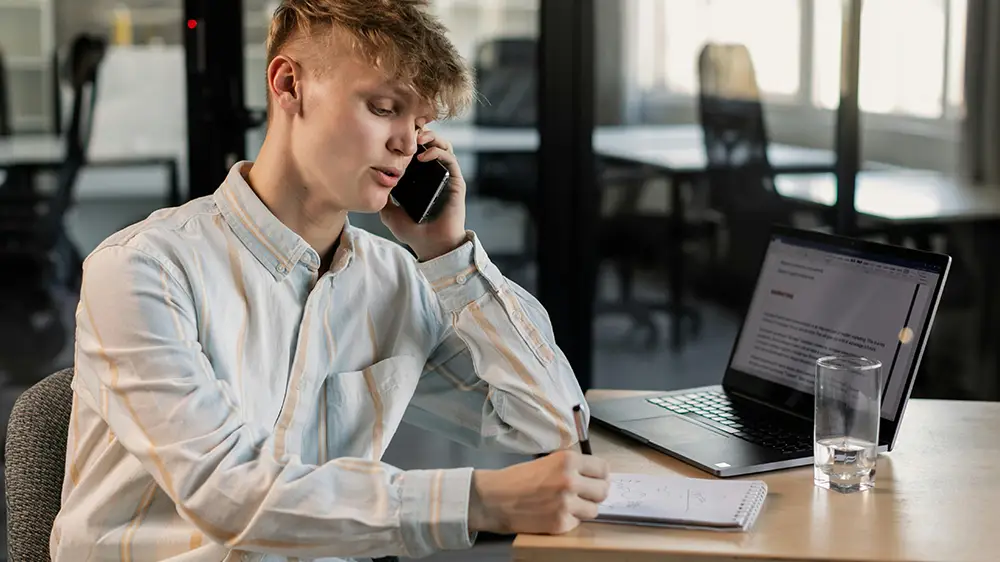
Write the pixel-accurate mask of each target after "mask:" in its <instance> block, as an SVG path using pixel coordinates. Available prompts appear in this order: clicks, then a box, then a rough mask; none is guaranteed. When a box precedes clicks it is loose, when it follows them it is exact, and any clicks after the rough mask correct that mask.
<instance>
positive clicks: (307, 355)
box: [50, 162, 586, 562]
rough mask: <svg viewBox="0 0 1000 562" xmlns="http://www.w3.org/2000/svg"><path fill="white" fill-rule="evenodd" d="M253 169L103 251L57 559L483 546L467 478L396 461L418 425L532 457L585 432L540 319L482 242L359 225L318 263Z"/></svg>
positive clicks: (115, 239) (239, 171)
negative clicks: (402, 241)
mask: <svg viewBox="0 0 1000 562" xmlns="http://www.w3.org/2000/svg"><path fill="white" fill-rule="evenodd" d="M250 165H251V164H250V163H247V162H241V163H239V164H237V165H236V166H234V167H233V169H232V170H231V172H230V174H229V176H228V177H227V178H226V181H225V182H224V183H223V184H222V185H221V186H220V187H219V189H218V190H217V191H216V192H215V193H214V194H213V195H211V196H207V197H203V198H200V199H196V200H193V201H191V202H189V203H187V204H185V205H183V206H181V207H177V208H172V209H164V210H161V211H157V212H155V213H153V214H152V215H150V217H149V218H147V219H146V220H144V221H142V222H140V223H138V224H135V225H133V226H131V227H128V228H126V229H124V230H123V231H121V232H118V233H116V234H114V235H112V236H111V237H110V238H108V239H107V240H105V241H104V242H103V243H102V244H101V245H100V246H99V247H98V248H97V249H96V250H95V251H94V252H93V253H91V254H90V255H89V256H88V257H87V260H86V262H85V265H84V277H83V279H84V280H83V288H82V291H81V298H80V303H79V307H78V310H77V334H76V361H75V364H76V375H75V377H74V380H73V391H74V392H73V408H72V418H71V420H70V424H69V436H68V440H67V454H66V471H65V481H64V487H63V494H62V508H61V511H60V513H59V516H58V517H57V519H56V522H55V525H54V527H53V531H52V536H51V541H50V542H51V553H52V556H53V559H54V560H56V561H64V560H73V561H78V560H119V559H120V560H134V561H152V560H185V561H213V562H217V561H220V560H267V561H275V560H287V559H292V560H294V559H300V560H301V559H306V560H331V559H332V560H339V559H342V558H361V559H365V558H368V557H379V556H385V555H392V554H398V555H403V556H412V557H419V556H424V555H427V554H429V553H432V552H434V551H437V550H442V549H461V548H468V547H470V546H471V544H472V541H473V540H474V539H475V536H474V533H470V530H469V528H468V520H467V516H468V502H469V492H470V483H471V475H472V469H471V468H457V469H442V470H401V469H399V468H397V467H393V466H390V465H388V464H385V463H383V462H381V457H382V454H383V452H384V451H385V448H386V446H387V445H388V443H389V441H390V440H391V439H392V436H393V434H394V432H395V431H396V428H397V427H398V426H399V424H400V423H401V422H402V421H404V420H405V421H407V422H409V423H413V424H415V425H417V426H420V427H423V428H427V429H431V430H434V431H438V432H441V433H444V434H446V435H447V436H450V437H451V438H453V439H455V440H457V441H460V442H462V443H466V444H468V445H470V446H473V447H481V446H495V447H498V448H501V449H504V450H509V451H516V452H522V453H534V452H546V451H551V450H556V449H559V448H565V447H568V446H570V445H572V444H573V443H574V442H575V441H576V434H575V431H574V430H572V429H571V428H573V427H574V426H573V418H572V407H573V406H574V405H575V404H577V403H581V404H584V407H585V402H584V397H583V395H582V393H581V391H580V387H579V385H578V383H577V381H576V378H575V377H574V374H573V371H572V370H571V368H570V365H569V364H568V362H567V360H566V358H565V356H564V355H563V354H562V353H561V352H560V350H559V348H558V347H557V346H556V344H555V341H554V339H553V334H552V330H551V326H550V323H549V320H548V317H547V315H546V313H545V310H544V309H543V308H542V307H541V305H540V304H539V303H538V302H537V301H536V300H535V299H534V298H533V297H532V296H531V295H530V294H529V293H527V292H526V291H524V290H523V289H522V288H520V287H518V286H517V285H516V284H514V283H513V282H511V281H510V280H508V279H506V278H504V277H503V276H502V275H501V273H500V271H499V270H498V269H497V267H496V266H495V265H494V264H493V263H491V262H490V260H489V258H488V257H487V254H486V252H485V251H484V250H483V247H482V246H481V245H480V243H479V241H478V239H477V238H476V236H475V234H474V233H472V232H470V233H469V234H468V237H467V241H466V242H465V243H464V244H463V245H462V246H460V247H459V248H457V249H456V250H454V251H452V252H450V253H448V254H445V255H443V256H440V257H438V258H436V259H433V260H430V261H427V262H423V263H418V262H417V261H416V260H415V259H413V258H412V257H411V256H410V255H409V254H408V253H407V252H406V250H405V249H404V248H403V247H401V246H399V245H398V244H396V243H394V242H391V241H388V240H385V239H383V238H380V237H378V236H375V235H372V234H370V233H368V232H365V231H363V230H361V229H358V228H354V227H351V226H350V225H349V224H348V225H347V226H345V228H344V231H343V234H342V236H341V238H340V244H339V247H338V249H337V251H336V253H335V255H334V258H333V262H332V265H331V267H330V268H329V270H328V271H320V256H319V255H318V254H317V252H316V251H315V250H313V249H312V248H311V247H310V246H308V245H307V244H306V242H305V241H304V240H303V239H302V238H301V237H300V236H298V235H297V234H296V233H295V232H293V231H292V230H290V229H289V228H288V227H286V226H285V225H284V224H283V223H281V222H280V221H279V220H278V219H277V218H276V217H275V216H274V215H272V214H271V213H270V211H269V210H268V209H267V207H266V206H265V205H264V204H263V203H262V202H261V201H260V199H259V198H257V196H256V195H255V193H254V192H253V190H252V189H251V188H250V186H249V185H248V184H247V182H246V179H245V174H246V173H247V172H248V170H249V166H250ZM585 413H586V410H585Z"/></svg>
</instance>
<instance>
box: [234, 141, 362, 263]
mask: <svg viewBox="0 0 1000 562" xmlns="http://www.w3.org/2000/svg"><path fill="white" fill-rule="evenodd" d="M246 176H247V177H246V180H247V183H248V184H249V185H250V188H251V189H253V191H254V193H256V194H257V197H259V198H260V200H261V202H263V203H264V205H265V206H266V207H267V208H268V210H270V211H271V213H272V214H274V216H275V217H277V219H278V220H279V221H281V222H282V224H284V225H285V226H287V227H288V228H290V229H291V230H292V231H293V232H295V233H296V234H298V235H299V236H301V237H302V239H303V240H305V241H306V243H307V244H309V245H310V246H311V247H312V248H313V249H314V250H316V253H318V254H319V256H320V260H321V262H322V263H325V264H326V265H327V266H328V265H329V264H330V262H331V261H332V258H333V253H334V251H335V250H336V247H337V241H338V240H339V239H340V234H341V232H342V231H343V230H344V224H345V222H346V220H347V212H346V211H343V210H340V209H333V208H330V207H329V206H328V205H323V204H319V203H317V202H315V201H313V198H312V196H311V195H310V193H309V190H308V189H306V188H305V186H304V185H303V183H302V181H301V179H300V178H299V176H298V174H296V173H295V171H294V168H293V167H292V166H291V164H290V162H289V161H288V159H287V158H286V157H284V155H283V154H281V153H280V152H278V151H277V150H276V147H274V146H269V144H268V141H267V140H266V139H265V140H264V144H263V146H262V147H261V150H260V153H259V155H258V157H257V159H256V161H255V162H254V163H253V166H252V167H251V168H250V172H249V173H248V174H246ZM324 207H325V208H324ZM321 271H325V269H323V270H321Z"/></svg>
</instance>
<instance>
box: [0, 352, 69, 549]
mask: <svg viewBox="0 0 1000 562" xmlns="http://www.w3.org/2000/svg"><path fill="white" fill-rule="evenodd" d="M72 380H73V369H71V368H70V369H64V370H62V371H59V372H57V373H53V374H51V375H49V376H47V377H45V378H44V379H42V380H41V381H39V382H38V383H36V384H34V385H33V386H31V387H30V388H28V389H27V390H26V391H24V392H23V393H22V394H21V395H20V396H19V397H18V398H17V401H15V402H14V408H13V410H11V414H10V419H9V420H8V422H7V436H6V439H5V447H4V457H5V465H4V484H5V486H6V490H5V492H6V493H5V501H6V508H7V556H8V560H9V562H36V561H38V560H49V536H50V535H51V533H52V524H53V522H54V521H55V519H56V515H58V514H59V508H60V504H61V502H62V485H63V474H64V470H65V467H66V436H67V432H68V429H69V418H70V410H71V409H72V407H73V390H72V388H71V387H70V383H71V382H72Z"/></svg>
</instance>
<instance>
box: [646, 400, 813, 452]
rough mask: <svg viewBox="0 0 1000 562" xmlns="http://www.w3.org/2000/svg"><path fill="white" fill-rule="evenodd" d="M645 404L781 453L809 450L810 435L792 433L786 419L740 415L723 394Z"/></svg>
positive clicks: (810, 448)
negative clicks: (650, 404) (653, 405)
mask: <svg viewBox="0 0 1000 562" xmlns="http://www.w3.org/2000/svg"><path fill="white" fill-rule="evenodd" d="M646 401H647V402H650V403H652V404H655V405H657V406H659V407H661V408H665V409H667V410H670V411H671V412H674V413H675V414H680V415H683V416H685V417H688V418H692V419H695V420H697V421H699V422H702V423H704V424H707V425H710V426H712V427H715V428H717V429H721V430H722V431H725V432H726V433H729V434H731V435H733V436H735V437H739V438H740V439H744V440H746V441H749V442H751V443H756V444H758V445H763V446H765V447H768V448H771V449H778V450H780V451H782V452H784V453H789V454H792V453H802V452H811V451H812V448H813V443H812V432H811V431H807V430H806V428H803V429H804V431H802V432H796V431H794V429H791V428H790V427H789V424H788V419H787V418H785V419H783V420H778V419H769V418H768V417H767V416H763V415H759V414H758V415H753V414H750V413H749V412H746V411H743V412H741V411H740V408H739V407H737V406H734V405H733V403H732V402H730V400H729V397H728V396H727V395H726V394H725V393H724V392H718V391H704V392H691V393H688V394H674V395H671V396H658V397H656V398H648V399H647V400H646Z"/></svg>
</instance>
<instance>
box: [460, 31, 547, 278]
mask: <svg viewBox="0 0 1000 562" xmlns="http://www.w3.org/2000/svg"><path fill="white" fill-rule="evenodd" d="M537 49H538V43H537V41H536V40H535V39H533V38H521V37H502V38H496V39H492V40H490V41H486V42H483V43H482V44H480V45H479V46H478V48H477V49H476V54H475V59H474V65H475V81H476V88H477V90H478V93H479V97H480V103H478V104H477V105H476V108H475V111H474V114H473V122H474V124H475V125H476V126H479V127H497V128H500V127H509V128H532V127H535V126H536V125H537V118H536V111H537V107H538V100H537V95H538V89H537V84H538V67H537V63H536V61H537ZM470 187H472V190H473V191H474V193H475V195H477V196H480V197H487V198H490V199H494V200H497V201H503V202H506V203H512V204H515V205H518V206H520V207H522V208H523V209H524V211H525V213H526V216H527V218H526V220H525V222H524V231H523V233H522V236H523V240H524V248H523V251H522V252H519V253H516V254H508V255H503V254H497V255H495V256H493V257H494V259H495V260H496V261H497V263H498V264H499V265H500V267H502V268H504V269H505V270H506V271H507V272H510V273H514V272H517V271H519V270H522V269H523V268H525V267H526V266H528V265H529V264H531V263H533V262H534V259H535V248H536V243H535V224H537V221H538V156H537V154H535V153H530V152H511V153H504V152H487V153H481V154H478V155H477V156H476V174H475V179H474V181H473V185H472V186H470Z"/></svg>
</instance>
